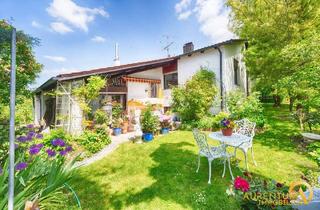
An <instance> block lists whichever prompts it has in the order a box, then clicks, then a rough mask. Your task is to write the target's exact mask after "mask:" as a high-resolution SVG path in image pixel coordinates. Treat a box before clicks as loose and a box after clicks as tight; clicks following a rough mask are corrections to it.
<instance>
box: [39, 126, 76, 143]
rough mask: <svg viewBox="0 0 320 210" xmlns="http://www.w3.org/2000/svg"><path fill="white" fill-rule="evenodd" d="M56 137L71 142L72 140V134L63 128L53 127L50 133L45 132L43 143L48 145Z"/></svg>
mask: <svg viewBox="0 0 320 210" xmlns="http://www.w3.org/2000/svg"><path fill="white" fill-rule="evenodd" d="M54 139H63V140H65V142H66V143H70V142H71V141H72V136H71V135H70V134H68V133H67V132H66V131H65V130H63V129H61V128H60V129H59V128H58V129H52V130H50V133H49V134H44V137H43V143H44V144H45V145H47V146H48V145H50V144H51V142H52V140H54Z"/></svg>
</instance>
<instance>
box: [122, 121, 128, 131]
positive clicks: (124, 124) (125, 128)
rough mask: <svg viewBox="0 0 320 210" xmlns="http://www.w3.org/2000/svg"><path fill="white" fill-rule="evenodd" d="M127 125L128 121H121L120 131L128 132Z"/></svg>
mask: <svg viewBox="0 0 320 210" xmlns="http://www.w3.org/2000/svg"><path fill="white" fill-rule="evenodd" d="M128 127H129V123H128V122H123V124H122V127H121V129H122V133H128Z"/></svg>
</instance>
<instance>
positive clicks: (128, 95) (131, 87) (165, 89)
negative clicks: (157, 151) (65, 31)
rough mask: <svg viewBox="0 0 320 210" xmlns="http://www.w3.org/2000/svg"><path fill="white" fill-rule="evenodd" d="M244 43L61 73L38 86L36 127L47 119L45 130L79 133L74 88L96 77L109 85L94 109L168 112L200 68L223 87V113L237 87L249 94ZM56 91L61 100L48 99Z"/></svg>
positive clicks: (220, 104)
mask: <svg viewBox="0 0 320 210" xmlns="http://www.w3.org/2000/svg"><path fill="white" fill-rule="evenodd" d="M245 47H246V43H245V41H244V40H241V39H231V40H228V41H224V42H220V43H217V44H214V45H211V46H208V47H204V48H201V49H196V50H194V47H193V44H192V43H191V42H190V43H187V44H185V45H184V46H183V53H182V54H181V55H178V56H174V57H167V58H162V59H157V60H150V61H143V62H137V63H130V64H125V65H120V62H119V58H118V56H117V53H116V58H115V65H114V66H111V67H105V68H99V69H92V70H87V71H79V72H73V73H67V74H60V75H57V76H56V77H53V78H51V79H49V80H48V81H46V82H45V83H44V84H42V85H41V86H40V87H38V88H37V89H36V91H35V99H34V110H35V112H34V113H35V116H34V117H35V123H38V124H39V123H40V121H41V120H44V121H45V123H46V125H49V126H55V127H63V128H65V129H66V130H68V131H69V132H71V133H74V134H77V133H79V132H81V127H82V124H81V122H82V111H81V109H80V107H79V104H78V102H77V100H76V98H75V97H73V95H72V89H74V88H76V87H78V86H79V85H81V84H83V83H84V82H85V81H86V78H88V77H90V76H92V75H100V76H103V77H104V78H106V80H107V85H106V87H105V88H103V89H102V90H101V92H100V97H99V98H98V99H97V101H96V106H97V107H99V106H100V107H101V102H102V101H106V100H109V101H111V100H112V101H118V102H119V103H121V104H122V105H123V107H124V109H128V106H130V104H131V101H138V102H140V103H152V104H160V105H161V106H162V107H163V109H164V110H166V109H169V108H170V101H171V90H170V87H172V86H174V85H183V84H184V83H185V82H186V81H187V80H188V79H190V78H191V77H192V75H194V73H195V72H196V71H197V70H199V69H200V68H201V67H206V68H208V69H210V70H212V71H214V73H215V75H216V80H217V81H216V82H217V85H218V87H219V97H217V105H216V106H215V107H213V111H219V110H223V109H225V106H226V94H227V93H228V92H229V91H231V90H234V89H236V88H240V89H241V90H243V91H244V92H246V93H248V92H249V81H248V76H247V73H246V68H245V65H244V62H243V57H242V51H243V50H245ZM54 90H58V91H59V93H60V94H59V95H55V94H48V93H50V92H52V91H54Z"/></svg>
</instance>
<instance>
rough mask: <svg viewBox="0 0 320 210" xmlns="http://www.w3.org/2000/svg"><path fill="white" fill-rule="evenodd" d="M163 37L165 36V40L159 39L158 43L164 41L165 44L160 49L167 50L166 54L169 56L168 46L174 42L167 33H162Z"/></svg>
mask: <svg viewBox="0 0 320 210" xmlns="http://www.w3.org/2000/svg"><path fill="white" fill-rule="evenodd" d="M163 37H164V38H165V41H160V43H163V42H164V43H165V46H164V47H163V48H162V50H165V51H167V56H168V57H170V47H171V45H173V44H174V42H173V41H170V40H169V39H170V37H169V36H168V35H164V36H163Z"/></svg>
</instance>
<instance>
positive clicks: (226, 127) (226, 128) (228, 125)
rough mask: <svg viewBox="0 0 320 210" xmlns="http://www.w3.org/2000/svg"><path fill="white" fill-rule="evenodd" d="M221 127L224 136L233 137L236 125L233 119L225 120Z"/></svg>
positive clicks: (222, 121)
mask: <svg viewBox="0 0 320 210" xmlns="http://www.w3.org/2000/svg"><path fill="white" fill-rule="evenodd" d="M220 126H221V131H222V134H223V135H224V136H231V135H232V130H233V128H234V126H235V124H234V122H233V121H232V120H231V119H227V118H223V120H221V122H220Z"/></svg>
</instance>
